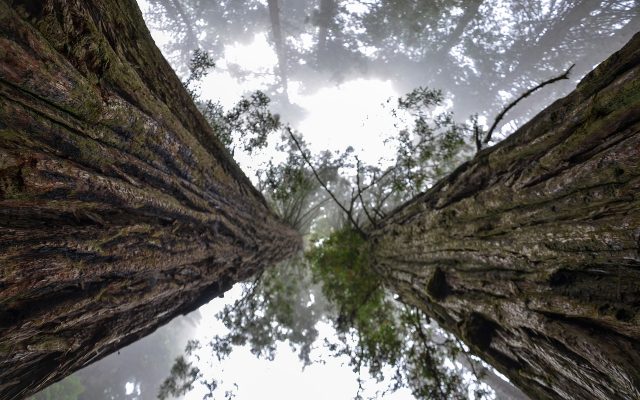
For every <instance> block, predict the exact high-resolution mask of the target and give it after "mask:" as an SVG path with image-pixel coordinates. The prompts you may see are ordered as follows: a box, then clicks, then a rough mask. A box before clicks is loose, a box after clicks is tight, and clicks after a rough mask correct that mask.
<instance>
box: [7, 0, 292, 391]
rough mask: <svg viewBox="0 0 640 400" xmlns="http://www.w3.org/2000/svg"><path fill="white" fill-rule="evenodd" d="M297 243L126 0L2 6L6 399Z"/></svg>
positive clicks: (217, 291)
mask: <svg viewBox="0 0 640 400" xmlns="http://www.w3.org/2000/svg"><path fill="white" fill-rule="evenodd" d="M299 247H300V240H299V237H298V234H297V233H295V232H293V231H292V230H290V229H289V228H287V227H285V226H284V225H283V224H282V223H280V222H279V221H278V220H277V219H276V218H275V217H274V216H273V215H272V214H271V213H270V212H269V210H268V208H267V207H266V205H265V202H264V200H263V198H262V196H261V195H260V194H259V193H258V192H257V191H256V190H255V189H254V188H253V187H252V185H251V183H250V181H249V180H248V179H247V178H246V177H245V176H244V175H243V173H242V172H241V171H240V169H239V168H238V167H237V165H236V164H235V163H234V161H233V160H232V159H231V158H230V156H229V155H228V154H227V152H226V151H225V150H224V148H223V147H222V146H221V145H220V143H219V141H218V140H217V139H216V138H215V135H214V132H212V131H211V129H210V128H209V126H208V125H207V123H206V122H205V120H204V119H203V117H202V116H201V115H200V113H199V112H198V111H197V109H196V107H195V106H194V104H193V101H192V99H191V98H190V96H189V95H188V93H187V92H186V91H185V89H184V88H183V86H182V84H181V82H180V80H179V79H178V78H177V76H176V75H175V73H174V72H173V71H172V69H171V68H170V66H169V64H168V63H167V62H166V61H165V60H164V58H163V57H162V55H161V53H160V51H159V50H158V49H157V48H156V46H155V44H154V42H153V40H152V38H151V36H150V34H149V31H148V30H147V28H146V26H145V24H144V21H143V19H142V15H141V13H140V10H139V9H138V7H137V5H136V3H135V1H134V0H91V1H80V0H46V1H42V2H40V1H30V0H0V399H18V398H24V397H26V396H28V395H29V394H32V393H34V392H36V391H38V390H40V389H42V388H43V387H45V386H46V385H48V384H50V383H53V382H55V381H56V380H58V379H61V378H62V377H64V376H66V375H68V374H70V373H71V372H73V371H74V370H76V369H79V368H81V367H83V366H85V365H87V364H88V363H91V362H93V361H95V360H97V359H100V358H101V357H103V356H105V355H106V354H108V353H110V352H113V351H114V350H117V349H119V348H121V347H123V346H125V345H127V344H129V343H131V342H132V341H134V340H136V339H138V338H140V337H142V336H144V335H146V334H148V333H150V332H152V331H153V330H154V329H156V328H157V327H158V326H160V325H162V324H163V323H165V322H167V321H168V320H170V319H171V318H173V317H175V316H176V315H179V314H182V313H186V312H189V311H191V310H193V309H195V308H196V307H198V306H200V305H201V304H203V303H205V302H207V301H208V300H210V299H211V298H213V297H215V296H217V295H222V293H223V292H224V291H225V290H227V289H228V288H229V287H230V286H231V285H232V284H233V283H234V282H236V281H238V280H242V279H245V278H247V277H248V276H250V275H252V274H253V273H255V272H256V271H259V270H261V269H263V268H265V267H267V266H268V265H270V264H272V263H275V262H276V261H278V260H281V259H283V258H286V257H288V256H290V255H291V254H293V253H294V252H296V251H297V250H298V249H299Z"/></svg>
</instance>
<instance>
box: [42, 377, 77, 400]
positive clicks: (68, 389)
mask: <svg viewBox="0 0 640 400" xmlns="http://www.w3.org/2000/svg"><path fill="white" fill-rule="evenodd" d="M84 391H85V388H84V386H83V385H82V382H81V381H80V379H79V378H78V377H77V376H73V375H72V376H69V377H67V378H65V379H63V380H61V381H60V382H56V383H54V384H53V385H51V386H49V387H48V388H46V389H45V390H43V391H41V392H38V394H36V395H34V396H32V397H31V400H78V398H79V396H80V395H81V394H82V393H83V392H84Z"/></svg>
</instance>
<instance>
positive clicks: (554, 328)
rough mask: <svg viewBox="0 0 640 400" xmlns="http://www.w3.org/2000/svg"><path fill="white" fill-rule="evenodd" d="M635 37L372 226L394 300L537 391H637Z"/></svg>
mask: <svg viewBox="0 0 640 400" xmlns="http://www.w3.org/2000/svg"><path fill="white" fill-rule="evenodd" d="M639 160H640V34H636V36H635V37H634V38H633V39H632V40H631V41H630V42H629V43H628V44H627V45H626V46H625V47H624V48H623V49H622V50H621V51H619V52H617V53H615V54H614V55H612V56H611V57H610V58H609V59H608V60H607V61H605V62H604V63H602V64H601V65H600V66H598V67H597V68H596V69H595V70H594V71H592V72H591V73H590V74H588V75H587V77H585V79H583V80H582V82H581V83H580V84H579V85H578V87H577V88H576V90H575V91H574V92H572V93H571V94H570V95H569V96H567V97H565V98H564V99H561V100H559V101H557V102H555V103H554V104H552V105H551V106H549V107H548V108H547V109H546V110H544V111H543V112H541V113H540V114H539V115H538V116H537V117H535V118H534V119H533V120H532V121H530V122H529V123H528V124H526V125H525V126H523V127H522V128H521V129H519V130H518V131H517V132H516V133H515V134H513V135H512V136H510V137H509V138H508V139H507V140H505V141H503V142H502V143H500V144H499V145H497V146H495V147H493V148H490V149H486V150H484V151H482V152H481V153H480V154H479V155H478V156H477V157H475V158H474V159H473V160H472V161H470V162H468V163H466V164H464V165H463V166H461V167H460V168H459V169H457V170H456V171H455V172H454V173H453V174H451V175H450V176H449V177H447V178H446V179H444V180H442V181H441V182H439V183H438V184H437V185H435V186H434V187H433V188H432V189H430V190H429V191H427V192H426V193H424V194H422V195H420V196H418V197H417V198H415V199H413V200H412V201H410V202H409V203H407V204H405V205H403V206H402V207H400V208H399V209H398V210H396V211H395V212H394V213H393V214H392V215H390V216H389V217H388V218H387V219H386V220H385V221H384V222H383V224H382V227H381V228H380V229H378V230H377V231H376V232H374V233H373V235H372V238H371V243H372V247H373V250H374V254H375V259H376V264H375V265H376V268H377V269H378V270H379V272H381V273H382V274H383V275H384V276H385V277H386V280H387V283H388V285H389V286H390V287H391V288H392V289H393V290H395V291H396V292H397V293H398V294H399V295H400V296H401V298H402V299H404V301H406V302H408V303H411V304H414V305H416V306H418V307H419V308H421V309H422V310H424V311H425V312H426V313H427V314H428V315H429V316H431V317H432V318H433V319H434V320H435V321H437V322H438V323H439V324H440V325H441V326H442V327H443V328H445V329H447V330H449V331H450V332H452V333H454V334H455V335H456V336H458V337H459V338H461V339H463V340H464V341H465V342H466V343H467V344H468V345H469V347H470V348H471V349H472V350H473V351H474V352H475V353H476V354H478V355H479V356H481V357H482V358H483V359H484V360H486V361H487V362H489V363H490V364H492V365H493V366H494V367H495V368H497V369H498V370H499V371H500V372H502V373H503V374H505V375H506V376H508V377H509V379H510V380H511V381H512V382H513V383H514V384H515V385H517V386H518V387H520V388H521V389H522V390H523V391H524V392H526V393H527V394H528V395H529V396H531V398H534V399H594V398H598V399H631V398H640V313H639V310H640V161H639Z"/></svg>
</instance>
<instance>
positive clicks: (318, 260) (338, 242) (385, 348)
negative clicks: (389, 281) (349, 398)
mask: <svg viewBox="0 0 640 400" xmlns="http://www.w3.org/2000/svg"><path fill="white" fill-rule="evenodd" d="M368 246H369V244H368V243H367V242H366V241H365V240H364V239H363V238H362V236H361V235H360V234H359V233H358V232H357V231H354V230H353V229H351V228H350V227H346V228H343V229H341V230H337V231H336V232H334V233H333V234H331V235H330V236H329V237H328V238H326V239H324V240H319V241H317V242H316V244H315V245H314V247H313V248H312V249H311V250H310V251H309V252H308V254H307V257H308V259H309V261H310V263H311V270H312V272H313V276H314V278H315V279H317V280H318V281H319V282H320V283H321V284H322V290H323V293H324V295H325V296H326V298H327V299H328V301H329V302H330V304H331V306H332V307H333V308H334V309H335V310H336V311H335V315H334V316H333V321H334V327H335V328H336V331H337V332H338V342H329V341H327V347H328V349H329V350H330V351H332V352H334V354H335V355H347V356H348V357H350V360H351V361H350V364H351V366H353V368H354V371H356V372H358V373H361V372H362V371H363V370H364V369H365V368H366V369H367V370H368V373H369V374H370V375H371V376H372V377H373V378H374V379H376V380H377V381H382V380H383V379H385V376H384V371H385V370H386V371H392V376H391V381H392V384H391V386H390V387H389V390H392V391H393V390H397V389H399V388H401V387H409V388H410V389H411V390H412V392H413V394H414V395H415V397H416V398H417V399H442V400H445V399H467V398H468V392H469V388H470V384H471V383H472V382H469V381H468V380H467V379H465V378H464V374H465V372H466V370H465V369H464V368H462V367H461V366H459V365H456V363H454V362H451V361H452V360H455V359H456V357H457V356H458V355H459V354H460V353H461V352H464V349H462V347H461V346H460V344H459V343H458V342H457V341H456V340H455V339H454V338H453V337H452V336H450V335H448V334H446V333H445V332H443V331H441V330H440V329H439V328H437V327H436V326H435V325H434V324H432V323H431V322H430V321H429V318H428V317H427V316H426V315H425V314H424V313H423V312H422V311H420V310H418V309H417V308H414V307H410V306H407V305H405V304H402V303H399V302H398V301H396V300H394V299H393V298H392V296H391V295H390V294H389V293H387V292H386V290H385V289H384V287H383V282H382V280H381V277H380V275H379V274H377V273H376V272H375V271H374V270H373V268H372V266H371V263H370V259H369V254H370V251H369V249H368ZM436 338H439V339H440V341H439V342H438V341H437V340H436ZM447 360H449V362H448V363H447V362H446V361H447ZM360 383H361V386H360V387H361V389H362V379H360ZM471 386H474V387H476V389H481V388H480V387H479V386H478V385H477V382H474V383H473V385H471ZM485 395H486V393H485V392H483V391H482V390H476V393H475V396H474V397H475V398H477V399H480V398H483V397H484V396H485ZM356 397H359V393H358V395H357V396H356Z"/></svg>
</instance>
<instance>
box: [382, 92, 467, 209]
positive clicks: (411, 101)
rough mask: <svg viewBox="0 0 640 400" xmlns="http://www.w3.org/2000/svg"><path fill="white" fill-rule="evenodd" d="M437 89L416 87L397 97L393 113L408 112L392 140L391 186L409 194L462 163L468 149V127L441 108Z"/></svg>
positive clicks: (417, 191) (440, 99) (421, 188)
mask: <svg viewBox="0 0 640 400" xmlns="http://www.w3.org/2000/svg"><path fill="white" fill-rule="evenodd" d="M443 102H444V95H443V94H442V92H441V91H440V90H433V89H428V88H423V87H418V88H416V89H414V90H412V91H411V92H409V93H408V94H407V95H405V96H404V97H400V98H399V99H398V111H396V110H393V113H394V115H396V116H398V115H400V114H401V113H404V114H405V115H407V114H408V116H409V117H408V118H407V117H405V119H408V121H404V125H405V127H404V128H402V129H400V131H399V132H398V135H397V136H395V137H394V138H393V139H391V140H390V141H392V142H395V144H396V165H395V171H394V182H393V186H394V188H395V189H396V190H401V191H405V192H408V193H409V194H411V195H412V196H413V195H415V194H416V193H419V192H421V191H423V190H425V189H426V188H428V187H429V186H431V185H432V184H433V183H435V182H436V181H437V180H438V179H440V178H441V177H443V176H445V175H446V174H448V173H449V172H450V171H451V170H452V169H453V168H455V167H456V166H458V165H459V164H461V163H462V161H464V160H465V159H466V158H467V157H469V156H470V155H471V154H472V153H471V136H472V135H471V134H470V133H471V132H472V128H471V127H469V126H468V125H467V124H460V123H457V122H456V121H455V120H454V118H453V114H452V113H451V112H448V111H444V110H443V109H444V107H443Z"/></svg>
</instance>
